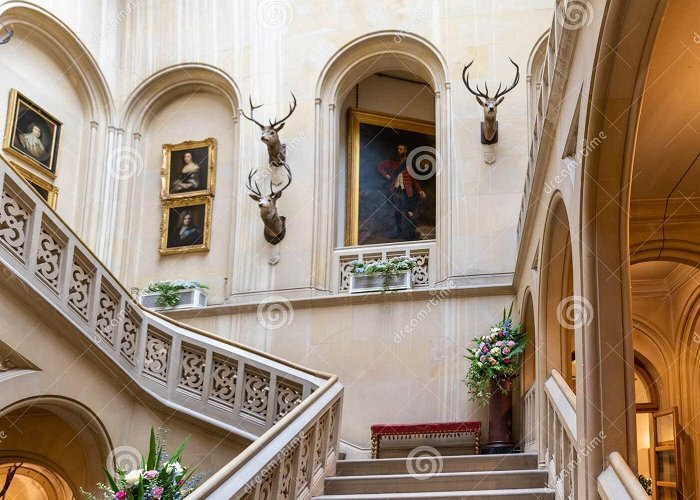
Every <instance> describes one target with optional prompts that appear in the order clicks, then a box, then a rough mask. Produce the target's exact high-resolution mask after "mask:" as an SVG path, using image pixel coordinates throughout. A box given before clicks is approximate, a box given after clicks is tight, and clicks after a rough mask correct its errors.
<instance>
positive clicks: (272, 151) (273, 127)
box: [241, 93, 297, 167]
mask: <svg viewBox="0 0 700 500" xmlns="http://www.w3.org/2000/svg"><path fill="white" fill-rule="evenodd" d="M248 102H249V103H250V116H248V115H246V114H245V113H244V112H243V111H242V110H241V114H242V115H243V116H244V117H245V118H246V119H247V120H250V121H251V122H253V123H255V124H256V125H257V126H258V127H260V130H261V131H262V134H261V135H260V140H261V141H263V142H264V143H265V145H266V146H267V154H268V156H269V164H270V165H272V166H273V167H279V166H281V165H285V164H286V163H287V147H286V145H285V144H283V143H282V142H281V141H280V138H279V131H280V130H282V127H284V122H286V121H287V119H289V117H290V116H292V113H294V110H295V109H296V107H297V98H296V97H295V96H294V93H292V104H290V105H289V113H287V116H285V117H284V118H282V119H281V120H278V119H277V118H275V121H274V122H273V121H272V120H270V124H269V125H263V124H262V123H260V122H259V121H257V120H256V119H255V118H253V113H254V112H255V110H256V109H258V108H259V107H260V106H262V104H260V105H258V106H253V99H252V98H248Z"/></svg>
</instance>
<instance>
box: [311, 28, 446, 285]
mask: <svg viewBox="0 0 700 500" xmlns="http://www.w3.org/2000/svg"><path fill="white" fill-rule="evenodd" d="M395 70H400V71H404V72H405V71H408V72H410V73H411V74H412V75H413V77H414V78H415V79H416V80H418V81H422V82H425V83H426V84H427V85H428V86H429V87H430V89H431V90H432V92H433V93H434V100H435V105H434V109H435V111H434V119H435V133H436V149H437V151H438V155H439V162H440V164H439V167H438V170H439V173H438V176H437V185H436V189H437V192H438V193H439V196H438V197H437V207H436V220H437V221H438V224H439V226H440V228H439V229H438V231H437V238H436V239H437V244H438V247H442V248H447V238H448V235H449V234H450V232H451V217H450V211H449V207H448V203H446V202H445V201H441V200H440V198H441V197H445V196H446V195H447V193H448V187H449V186H450V185H452V183H451V182H450V179H451V178H452V176H454V172H452V168H451V158H450V151H451V134H452V131H451V124H450V121H449V119H448V117H449V116H450V83H449V73H448V67H447V63H446V61H445V59H444V58H443V56H442V55H441V54H440V52H439V51H438V50H437V48H436V47H434V46H433V45H432V44H431V43H430V42H429V41H427V40H425V39H423V38H421V37H419V36H417V35H414V34H412V33H407V32H404V31H394V30H388V31H380V32H375V33H369V34H367V35H364V36H362V37H360V38H357V39H355V40H353V41H351V42H349V43H348V44H346V45H345V46H344V47H342V48H341V49H340V50H339V51H338V52H337V53H336V54H335V55H334V56H333V57H332V58H331V59H330V60H329V61H328V63H327V64H326V65H325V67H324V68H323V70H322V71H321V75H320V77H319V80H318V84H317V86H316V94H315V95H316V99H315V105H316V123H315V129H316V136H315V142H316V157H315V162H314V163H315V169H314V171H315V179H314V186H315V187H314V199H315V200H317V204H318V206H317V207H316V209H315V211H314V223H313V242H314V248H313V254H312V259H313V260H312V269H313V273H312V274H313V276H314V278H313V279H314V283H312V286H314V287H316V288H319V289H323V290H329V289H330V288H331V286H330V285H331V272H332V266H333V265H334V264H333V261H332V259H331V256H332V252H333V249H334V248H335V247H336V243H337V242H338V241H339V240H340V239H341V238H340V234H341V230H342V227H343V226H344V210H343V208H342V207H344V206H345V185H344V181H343V179H344V178H345V177H344V172H342V171H339V164H340V169H342V168H343V165H344V160H343V158H344V155H345V150H344V147H343V143H344V134H343V130H344V125H343V123H344V120H345V119H346V118H345V116H344V115H343V113H342V105H343V102H344V101H345V100H346V98H347V96H348V93H350V92H354V89H355V86H356V85H357V83H358V82H360V81H362V80H364V79H365V78H367V77H369V76H371V75H373V74H377V73H382V72H386V71H389V72H391V71H395ZM329 214H332V215H331V216H329ZM341 246H342V245H341ZM440 254H441V253H440V252H438V255H440ZM435 264H436V265H437V269H438V273H437V276H438V280H440V279H445V278H446V277H447V276H448V274H447V273H448V263H447V259H439V260H438V262H435Z"/></svg>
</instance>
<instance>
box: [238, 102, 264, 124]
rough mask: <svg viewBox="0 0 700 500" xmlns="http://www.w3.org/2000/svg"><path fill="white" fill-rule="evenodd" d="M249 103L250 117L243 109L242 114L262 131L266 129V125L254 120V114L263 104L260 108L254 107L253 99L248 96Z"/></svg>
mask: <svg viewBox="0 0 700 500" xmlns="http://www.w3.org/2000/svg"><path fill="white" fill-rule="evenodd" d="M248 102H249V103H250V116H248V115H246V114H245V112H244V111H243V110H242V109H241V114H242V115H243V116H244V117H245V118H246V119H247V120H250V121H251V122H253V123H255V124H256V125H257V126H258V127H260V128H261V129H264V128H265V125H263V124H262V123H260V122H259V121H258V120H256V119H255V118H253V113H255V110H256V109H258V108H259V107H261V106H262V104H259V105H258V106H253V98H252V97H250V96H248Z"/></svg>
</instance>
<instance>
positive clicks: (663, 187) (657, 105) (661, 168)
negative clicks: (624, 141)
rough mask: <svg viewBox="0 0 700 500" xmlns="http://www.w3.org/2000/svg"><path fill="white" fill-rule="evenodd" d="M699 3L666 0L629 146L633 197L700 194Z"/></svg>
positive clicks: (675, 196) (677, 196) (676, 196)
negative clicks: (636, 126)
mask: <svg viewBox="0 0 700 500" xmlns="http://www.w3.org/2000/svg"><path fill="white" fill-rule="evenodd" d="M698 19H700V2H698V1H692V2H685V1H673V2H669V6H668V10H667V12H666V13H665V16H664V18H663V20H662V23H661V27H660V30H659V34H658V39H657V41H656V44H655V45H654V49H653V52H652V57H651V61H650V68H649V74H648V77H647V82H646V87H645V89H644V96H643V100H642V108H641V117H640V121H639V130H638V134H637V142H636V146H635V163H634V171H633V175H634V180H633V182H632V197H633V199H645V198H664V199H665V198H667V197H669V196H672V197H674V198H679V197H691V196H700V160H698V161H696V162H695V163H694V166H693V167H692V168H690V170H689V172H688V173H687V175H686V176H685V178H684V179H683V180H682V181H681V182H680V184H679V185H678V187H677V189H676V190H675V191H674V187H675V186H676V184H677V183H678V182H679V181H680V179H681V178H682V177H683V174H684V172H686V170H688V168H689V167H690V165H691V164H693V162H694V160H695V159H696V157H697V156H698V155H699V154H700V90H699V89H700V35H699V34H698V33H700V29H699V28H698Z"/></svg>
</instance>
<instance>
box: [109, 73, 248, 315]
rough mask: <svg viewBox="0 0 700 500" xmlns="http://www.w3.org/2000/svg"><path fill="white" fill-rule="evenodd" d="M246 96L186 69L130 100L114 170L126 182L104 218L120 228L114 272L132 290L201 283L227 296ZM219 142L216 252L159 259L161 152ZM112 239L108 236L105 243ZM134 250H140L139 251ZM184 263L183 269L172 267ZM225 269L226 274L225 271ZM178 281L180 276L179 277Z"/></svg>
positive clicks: (154, 80) (226, 81)
mask: <svg viewBox="0 0 700 500" xmlns="http://www.w3.org/2000/svg"><path fill="white" fill-rule="evenodd" d="M239 105H240V92H239V90H238V88H237V86H236V84H235V82H234V81H233V80H232V79H231V78H230V76H229V75H227V74H226V73H225V72H223V71H222V70H220V69H218V68H215V67H213V66H209V65H206V64H199V63H191V64H179V65H177V66H172V67H168V68H165V69H163V70H161V71H158V72H157V73H155V74H153V75H151V76H150V77H149V78H148V79H146V80H145V81H144V82H143V83H141V84H140V85H139V86H138V87H137V88H136V89H134V91H133V92H132V93H131V94H130V96H129V97H128V99H127V100H126V102H125V104H124V108H123V112H122V114H121V116H120V127H119V131H118V133H117V136H116V142H115V144H114V145H113V146H112V147H113V150H114V151H117V152H119V154H117V155H114V158H111V160H110V161H111V162H112V164H111V167H110V168H111V169H113V171H115V172H120V174H121V175H119V176H117V177H116V178H115V179H114V180H113V184H114V185H115V186H114V189H112V190H111V192H109V193H107V192H106V193H105V210H106V212H107V213H108V214H111V217H113V218H114V219H115V220H117V223H116V224H117V226H116V227H117V229H116V231H115V233H116V234H123V235H125V238H115V237H114V235H110V236H109V241H107V239H106V240H105V242H104V245H106V246H110V247H111V248H113V250H112V251H111V252H110V254H115V255H120V256H121V259H120V260H119V261H118V262H114V263H113V264H112V266H113V268H116V269H117V272H118V273H119V275H120V276H122V278H123V279H124V280H125V282H127V283H128V284H130V285H133V286H143V285H144V284H145V283H147V282H149V281H151V280H154V279H166V278H172V277H182V276H184V277H188V278H192V279H201V280H202V281H204V282H205V283H207V284H208V285H209V286H210V288H211V290H212V291H215V293H216V294H220V295H221V296H220V297H214V301H215V302H216V301H218V300H223V299H224V298H225V295H226V291H225V290H224V288H225V287H224V283H225V282H226V278H227V277H229V276H231V273H232V270H231V266H232V254H233V253H234V252H233V251H231V245H232V240H233V234H234V233H235V228H236V213H237V210H232V207H236V206H237V203H236V199H237V195H238V194H240V193H238V191H241V192H242V190H241V189H239V187H238V183H237V182H236V181H237V179H236V176H237V174H238V165H239V163H240V162H239V161H238V159H239V155H238V146H239V123H238V109H239ZM208 137H213V138H215V139H216V140H217V151H216V173H215V188H216V191H215V197H214V199H213V204H212V235H211V238H212V242H215V243H213V244H212V245H211V249H210V251H209V252H202V253H191V254H182V255H180V256H175V257H174V258H173V257H171V256H160V257H159V254H158V244H159V238H160V236H159V235H160V216H161V204H160V182H161V181H160V169H161V164H162V145H163V144H176V143H180V142H183V141H186V140H203V139H206V138H208ZM106 236H107V235H106ZM133 242H138V243H137V244H136V245H134V244H133ZM175 260H177V261H178V264H177V268H175V269H173V267H172V262H173V261H175ZM222 262H226V263H227V265H226V266H225V267H222V266H221V263H222ZM175 274H177V276H175Z"/></svg>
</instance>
